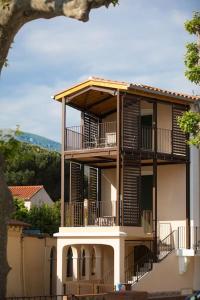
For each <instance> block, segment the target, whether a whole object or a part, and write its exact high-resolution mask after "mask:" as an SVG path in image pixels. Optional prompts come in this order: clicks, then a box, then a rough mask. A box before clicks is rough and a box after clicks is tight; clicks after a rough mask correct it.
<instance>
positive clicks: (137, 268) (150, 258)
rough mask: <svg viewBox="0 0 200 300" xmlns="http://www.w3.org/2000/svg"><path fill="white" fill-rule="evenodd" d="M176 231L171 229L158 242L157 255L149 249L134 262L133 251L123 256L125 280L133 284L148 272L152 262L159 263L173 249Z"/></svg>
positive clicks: (151, 267)
mask: <svg viewBox="0 0 200 300" xmlns="http://www.w3.org/2000/svg"><path fill="white" fill-rule="evenodd" d="M175 233H176V231H172V232H171V233H170V234H169V235H167V236H166V237H165V238H164V239H162V240H161V241H159V242H158V245H157V249H158V254H157V257H155V256H154V254H153V253H152V251H151V250H149V252H148V253H147V254H146V255H145V256H143V257H141V258H140V259H139V260H138V261H136V262H134V253H133V252H131V253H130V254H129V255H128V256H127V257H126V258H125V280H126V283H128V284H131V285H134V284H136V283H137V282H138V281H139V280H141V279H142V278H143V277H144V276H145V275H146V274H148V273H149V272H150V271H151V270H152V269H153V265H154V263H159V262H161V261H162V260H163V259H165V258H166V257H167V256H168V255H169V254H170V253H171V252H172V251H173V250H174V249H175V244H174V237H175Z"/></svg>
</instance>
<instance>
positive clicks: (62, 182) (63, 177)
mask: <svg viewBox="0 0 200 300" xmlns="http://www.w3.org/2000/svg"><path fill="white" fill-rule="evenodd" d="M61 122H62V125H61V128H62V132H61V136H62V146H61V226H62V227H63V226H65V127H66V103H65V98H64V97H63V98H62V119H61Z"/></svg>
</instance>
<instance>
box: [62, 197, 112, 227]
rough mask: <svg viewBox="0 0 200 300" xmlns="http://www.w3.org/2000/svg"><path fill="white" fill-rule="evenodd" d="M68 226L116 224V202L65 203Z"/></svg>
mask: <svg viewBox="0 0 200 300" xmlns="http://www.w3.org/2000/svg"><path fill="white" fill-rule="evenodd" d="M65 216H66V227H85V226H114V225H116V214H115V202H113V203H112V202H108V201H101V202H94V201H88V200H84V202H71V203H66V205H65Z"/></svg>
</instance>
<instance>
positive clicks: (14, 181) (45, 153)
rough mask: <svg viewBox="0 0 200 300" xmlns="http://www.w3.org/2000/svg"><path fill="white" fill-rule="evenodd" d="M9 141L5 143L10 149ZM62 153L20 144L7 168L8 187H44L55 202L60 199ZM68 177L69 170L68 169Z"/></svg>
mask: <svg viewBox="0 0 200 300" xmlns="http://www.w3.org/2000/svg"><path fill="white" fill-rule="evenodd" d="M8 144H9V141H8V142H7V143H4V147H8ZM60 163H61V155H60V153H57V152H54V151H49V150H46V149H42V148H40V147H38V146H34V145H30V144H27V143H22V142H18V148H17V150H16V151H15V154H14V155H13V156H12V159H9V160H8V161H7V164H6V166H5V172H4V173H5V179H6V182H7V184H8V185H44V188H45V190H46V191H47V192H48V194H49V195H50V197H51V198H52V199H53V200H57V199H60V184H61V179H60V172H61V171H60ZM66 171H67V172H66V177H67V176H68V168H67V167H66Z"/></svg>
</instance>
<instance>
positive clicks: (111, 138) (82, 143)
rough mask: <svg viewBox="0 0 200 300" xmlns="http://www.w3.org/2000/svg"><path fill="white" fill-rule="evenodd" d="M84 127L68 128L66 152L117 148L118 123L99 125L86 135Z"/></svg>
mask: <svg viewBox="0 0 200 300" xmlns="http://www.w3.org/2000/svg"><path fill="white" fill-rule="evenodd" d="M85 131H86V130H85V128H84V125H81V126H73V127H68V128H66V135H65V150H82V149H90V148H106V147H115V146H116V144H117V140H116V132H117V125H116V122H106V123H99V124H98V125H97V128H95V130H94V128H93V129H92V128H91V129H89V130H88V132H87V133H85Z"/></svg>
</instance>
